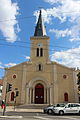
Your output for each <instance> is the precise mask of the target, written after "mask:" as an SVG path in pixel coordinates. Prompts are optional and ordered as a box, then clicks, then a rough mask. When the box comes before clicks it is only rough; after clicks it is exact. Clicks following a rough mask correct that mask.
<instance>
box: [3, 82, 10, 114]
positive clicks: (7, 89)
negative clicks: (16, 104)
mask: <svg viewBox="0 0 80 120" xmlns="http://www.w3.org/2000/svg"><path fill="white" fill-rule="evenodd" d="M11 90H12V84H9V83H7V84H6V93H5V103H4V108H3V116H4V115H5V112H6V97H7V92H9V91H11Z"/></svg>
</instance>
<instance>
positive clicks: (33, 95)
mask: <svg viewBox="0 0 80 120" xmlns="http://www.w3.org/2000/svg"><path fill="white" fill-rule="evenodd" d="M33 103H35V89H34V88H33Z"/></svg>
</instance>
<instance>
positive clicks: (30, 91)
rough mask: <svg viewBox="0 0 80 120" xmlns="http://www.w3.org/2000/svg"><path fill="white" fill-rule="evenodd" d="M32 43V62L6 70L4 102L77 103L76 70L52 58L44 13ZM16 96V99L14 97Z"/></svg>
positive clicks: (31, 38) (40, 16)
mask: <svg viewBox="0 0 80 120" xmlns="http://www.w3.org/2000/svg"><path fill="white" fill-rule="evenodd" d="M30 40H31V56H30V60H29V61H26V62H23V63H21V64H18V65H16V66H14V67H10V68H5V76H4V82H3V99H5V93H6V86H7V83H8V84H11V85H12V88H11V91H9V92H7V94H6V101H7V103H8V104H14V101H15V99H16V104H23V105H24V104H55V103H64V102H78V100H77V91H76V87H75V84H76V83H75V70H74V69H73V68H68V67H66V66H64V65H61V64H58V63H56V62H53V61H51V60H50V59H49V43H50V37H49V36H47V35H46V30H45V26H44V23H43V20H42V15H41V11H40V13H39V18H38V22H37V25H36V28H35V32H34V36H32V37H30ZM15 96H16V97H15Z"/></svg>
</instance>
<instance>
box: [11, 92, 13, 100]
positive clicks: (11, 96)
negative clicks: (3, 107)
mask: <svg viewBox="0 0 80 120" xmlns="http://www.w3.org/2000/svg"><path fill="white" fill-rule="evenodd" d="M11 101H14V92H11Z"/></svg>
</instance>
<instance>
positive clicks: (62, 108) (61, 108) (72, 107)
mask: <svg viewBox="0 0 80 120" xmlns="http://www.w3.org/2000/svg"><path fill="white" fill-rule="evenodd" d="M53 112H54V113H56V114H60V115H63V114H69V113H73V114H75V113H79V114H80V104H79V103H66V104H57V105H56V107H54V108H53Z"/></svg>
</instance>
